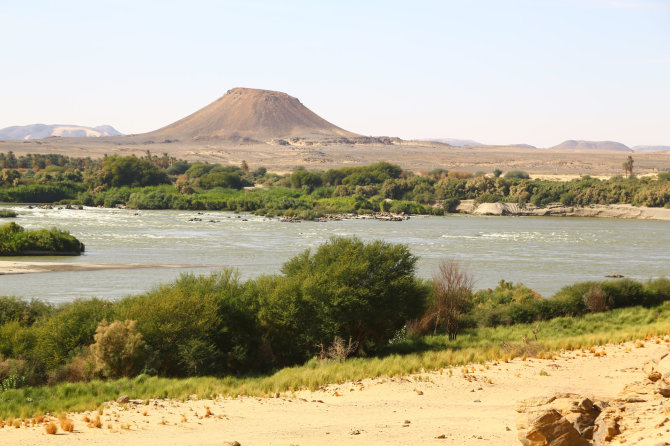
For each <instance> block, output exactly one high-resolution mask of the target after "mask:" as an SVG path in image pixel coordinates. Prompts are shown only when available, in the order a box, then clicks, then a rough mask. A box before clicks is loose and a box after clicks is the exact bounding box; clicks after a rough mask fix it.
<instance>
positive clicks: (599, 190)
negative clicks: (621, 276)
mask: <svg viewBox="0 0 670 446" xmlns="http://www.w3.org/2000/svg"><path fill="white" fill-rule="evenodd" d="M0 167H3V169H2V170H0V202H13V203H19V202H23V203H53V202H61V203H68V204H76V205H87V206H104V207H113V206H117V205H124V206H127V207H129V208H134V209H191V210H212V211H215V210H225V211H235V212H253V213H255V214H257V215H265V216H290V217H297V218H301V219H314V218H318V217H321V216H323V215H327V214H348V213H355V214H369V213H374V212H393V213H401V212H404V213H407V214H433V215H444V214H445V212H454V211H455V209H456V207H457V206H458V204H459V201H460V200H470V199H472V200H477V201H478V202H509V203H523V204H525V203H532V204H534V205H537V206H544V205H547V204H550V203H556V202H560V203H562V204H564V205H566V206H587V205H592V204H600V205H608V204H632V205H635V206H651V207H663V206H665V207H670V172H660V173H658V175H657V176H655V177H640V178H637V177H635V176H634V175H632V172H631V171H630V170H626V171H625V173H626V176H627V178H623V177H620V176H618V177H613V178H610V179H607V180H600V179H597V178H591V177H589V176H583V177H581V178H579V179H575V180H572V181H547V180H539V179H536V180H531V179H530V177H529V175H528V173H526V172H521V171H509V172H506V173H505V174H504V175H502V171H500V170H499V169H495V170H494V171H493V172H475V173H471V172H463V171H456V170H450V171H448V170H445V169H435V170H432V171H430V172H422V173H421V174H419V175H417V174H416V173H415V172H411V171H407V170H403V169H402V168H401V167H399V166H397V165H393V164H390V163H386V162H378V163H374V164H370V165H367V166H357V167H342V168H339V169H330V170H327V171H308V170H306V169H304V168H302V167H299V168H296V169H295V170H294V172H292V173H290V174H284V175H278V174H275V173H271V172H268V171H267V169H266V168H265V167H257V168H256V169H254V170H250V169H249V166H248V165H247V163H245V162H243V163H241V165H240V166H234V165H220V164H209V163H203V162H193V163H190V162H187V161H183V160H177V159H175V158H171V157H168V156H167V155H166V154H164V155H163V156H162V157H158V156H156V155H152V154H151V153H147V155H146V156H145V157H141V158H138V157H133V156H126V157H121V156H118V155H114V156H108V157H105V158H103V159H99V160H92V159H90V158H70V157H65V156H61V155H38V154H35V155H30V154H29V155H21V156H19V157H18V158H17V157H16V156H15V155H14V154H13V153H12V152H9V153H7V154H3V153H0Z"/></svg>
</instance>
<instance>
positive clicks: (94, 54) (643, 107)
mask: <svg viewBox="0 0 670 446" xmlns="http://www.w3.org/2000/svg"><path fill="white" fill-rule="evenodd" d="M0 51H1V54H2V60H3V63H2V65H0V128H3V127H7V126H12V125H27V124H34V123H44V124H78V125H86V126H96V125H102V124H109V125H112V126H114V127H115V128H117V129H118V130H119V131H121V132H123V133H126V134H130V133H142V132H147V131H151V130H154V129H157V128H159V127H163V126H165V125H167V124H169V123H171V122H173V121H176V120H178V119H180V118H182V117H184V116H186V115H188V114H190V113H193V112H194V111H196V110H198V109H199V108H201V107H203V106H205V105H207V104H208V103H210V102H212V101H214V100H216V99H217V98H218V97H220V96H221V95H223V94H224V93H225V92H226V91H227V90H229V89H231V88H234V87H250V88H263V89H268V90H278V91H283V92H286V93H288V94H290V95H292V96H295V97H297V98H298V99H300V101H301V102H302V103H303V104H304V105H306V106H307V107H309V108H310V109H311V110H312V111H314V112H315V113H317V114H319V115H320V116H322V117H323V118H324V119H326V120H328V121H330V122H332V123H333V124H335V125H338V126H340V127H343V128H345V129H347V130H350V131H353V132H356V133H361V134H364V135H376V136H380V135H388V136H398V137H401V138H406V139H415V138H463V139H474V140H476V141H479V142H482V143H485V144H513V143H527V144H532V145H535V146H539V147H549V146H552V145H556V144H559V143H560V142H562V141H564V140H566V139H586V140H613V141H619V142H622V143H624V144H626V145H629V146H634V145H670V0H639V1H634V0H581V1H578V0H525V1H522V0H519V1H516V0H507V1H494V0H489V1H486V0H468V1H466V0H460V1H456V0H443V1H423V0H412V1H393V0H387V1H382V0H379V1H372V0H357V1H349V0H332V1H330V0H328V1H326V0H322V1H316V0H312V1H293V0H285V1H262V0H248V1H232V0H231V1H213V0H212V1H207V0H190V1H169V0H161V1H141V0H133V1H126V0H115V1H105V0H99V1H73V0H61V1H56V0H53V1H46V0H45V1H34V0H22V1H5V2H2V4H0Z"/></svg>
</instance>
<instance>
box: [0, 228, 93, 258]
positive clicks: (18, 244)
mask: <svg viewBox="0 0 670 446" xmlns="http://www.w3.org/2000/svg"><path fill="white" fill-rule="evenodd" d="M82 252H84V244H83V243H82V242H80V241H79V240H77V239H76V238H75V237H74V236H72V235H71V234H70V233H69V232H67V231H62V230H60V229H57V228H53V229H37V230H25V229H24V228H23V227H21V226H19V225H17V224H16V223H14V222H10V223H7V224H5V225H2V226H0V256H41V255H49V256H54V255H56V256H57V255H61V256H75V255H81V253H82Z"/></svg>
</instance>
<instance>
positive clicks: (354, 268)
mask: <svg viewBox="0 0 670 446" xmlns="http://www.w3.org/2000/svg"><path fill="white" fill-rule="evenodd" d="M416 260H417V258H416V257H415V256H413V255H412V254H411V253H410V251H409V249H408V248H407V246H405V245H396V244H390V243H387V242H383V241H374V242H370V243H365V242H363V241H361V240H359V239H357V238H332V239H331V240H330V241H329V242H328V243H325V244H323V245H321V246H320V247H319V248H318V249H317V250H316V252H314V253H313V254H312V253H311V252H310V251H309V250H307V251H305V252H303V253H302V254H300V255H298V256H296V257H294V258H293V259H291V260H289V261H288V262H286V263H285V264H284V265H283V267H282V272H283V273H284V274H285V277H286V279H287V280H288V282H289V283H287V284H286V285H288V287H289V288H293V290H294V293H296V292H297V293H298V295H297V296H296V299H298V301H299V302H300V305H306V311H307V314H309V315H311V316H310V317H309V318H307V319H298V320H300V321H301V324H303V325H304V328H305V331H306V332H307V333H308V336H310V338H311V341H312V342H314V344H316V343H321V344H322V345H330V343H331V342H332V341H333V339H334V338H335V337H336V336H339V337H340V338H342V339H349V338H352V339H353V340H354V341H355V342H356V343H357V345H358V346H360V347H361V348H363V349H370V350H375V349H377V348H380V347H381V346H383V345H386V344H387V343H388V340H389V339H391V337H392V336H393V334H394V333H395V332H396V331H397V330H398V329H399V328H401V327H402V326H403V325H404V323H405V321H407V320H409V319H412V318H415V317H417V316H418V315H420V314H422V313H423V310H424V307H423V306H424V303H425V294H424V293H425V289H424V288H422V287H420V286H419V284H418V283H417V281H416V279H415V277H414V272H415V264H416Z"/></svg>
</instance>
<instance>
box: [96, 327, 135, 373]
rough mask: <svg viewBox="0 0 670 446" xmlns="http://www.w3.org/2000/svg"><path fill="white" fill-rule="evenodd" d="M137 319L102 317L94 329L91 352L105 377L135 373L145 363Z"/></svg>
mask: <svg viewBox="0 0 670 446" xmlns="http://www.w3.org/2000/svg"><path fill="white" fill-rule="evenodd" d="M136 325H137V322H136V321H113V322H107V321H104V320H103V321H102V322H100V324H99V325H98V328H96V330H95V336H94V340H95V343H93V344H92V345H91V355H92V356H93V359H94V360H95V363H96V365H97V367H98V369H99V370H100V371H101V372H102V373H103V375H104V376H106V377H108V378H119V377H122V376H134V375H136V374H137V373H139V372H140V370H142V367H143V366H144V341H143V340H142V335H141V334H140V333H139V332H138V331H137V328H136Z"/></svg>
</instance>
